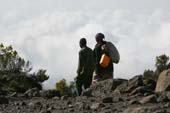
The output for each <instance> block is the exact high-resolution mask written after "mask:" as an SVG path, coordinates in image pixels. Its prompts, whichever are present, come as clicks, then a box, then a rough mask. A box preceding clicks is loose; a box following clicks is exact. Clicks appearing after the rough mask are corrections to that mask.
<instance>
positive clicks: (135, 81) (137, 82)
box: [127, 75, 144, 93]
mask: <svg viewBox="0 0 170 113" xmlns="http://www.w3.org/2000/svg"><path fill="white" fill-rule="evenodd" d="M143 85H144V84H143V78H142V75H137V76H135V77H133V78H132V79H130V80H129V81H128V88H127V92H128V93H129V92H131V91H132V90H134V89H135V88H137V87H139V86H143Z"/></svg>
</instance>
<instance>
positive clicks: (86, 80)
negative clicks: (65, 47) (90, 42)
mask: <svg viewBox="0 0 170 113" xmlns="http://www.w3.org/2000/svg"><path fill="white" fill-rule="evenodd" d="M79 44H80V48H81V50H80V51H79V62H78V69H77V80H76V87H77V90H78V95H81V92H82V86H84V89H87V88H89V87H90V85H91V83H92V77H93V71H94V60H93V59H94V58H93V51H92V49H90V48H89V47H87V46H86V39H85V38H82V39H80V42H79Z"/></svg>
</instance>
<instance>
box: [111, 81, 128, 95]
mask: <svg viewBox="0 0 170 113" xmlns="http://www.w3.org/2000/svg"><path fill="white" fill-rule="evenodd" d="M127 88H128V81H124V82H122V83H121V84H120V85H119V86H117V87H116V89H115V90H114V92H120V93H125V92H126V90H127Z"/></svg>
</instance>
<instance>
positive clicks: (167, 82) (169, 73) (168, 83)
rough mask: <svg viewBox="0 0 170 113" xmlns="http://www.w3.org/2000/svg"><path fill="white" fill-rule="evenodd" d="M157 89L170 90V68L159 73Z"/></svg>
mask: <svg viewBox="0 0 170 113" xmlns="http://www.w3.org/2000/svg"><path fill="white" fill-rule="evenodd" d="M155 91H156V92H162V91H170V69H168V70H165V71H163V72H162V73H161V74H160V75H159V78H158V80H157V84H156V89H155Z"/></svg>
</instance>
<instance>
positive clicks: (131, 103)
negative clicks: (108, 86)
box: [129, 99, 140, 105]
mask: <svg viewBox="0 0 170 113" xmlns="http://www.w3.org/2000/svg"><path fill="white" fill-rule="evenodd" d="M133 104H140V102H139V101H138V100H137V99H133V100H130V101H129V105H133Z"/></svg>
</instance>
